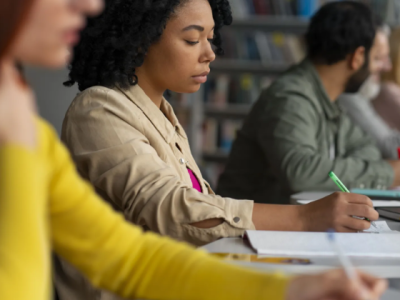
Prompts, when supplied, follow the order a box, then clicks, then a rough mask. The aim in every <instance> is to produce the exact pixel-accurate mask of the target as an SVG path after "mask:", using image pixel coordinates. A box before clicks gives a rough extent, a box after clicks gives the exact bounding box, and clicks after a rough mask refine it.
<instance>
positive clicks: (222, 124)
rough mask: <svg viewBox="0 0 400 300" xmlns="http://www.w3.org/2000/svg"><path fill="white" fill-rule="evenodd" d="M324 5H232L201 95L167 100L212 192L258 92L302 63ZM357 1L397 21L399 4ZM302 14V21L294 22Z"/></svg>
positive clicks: (275, 0) (285, 0)
mask: <svg viewBox="0 0 400 300" xmlns="http://www.w3.org/2000/svg"><path fill="white" fill-rule="evenodd" d="M307 1H308V2H310V3H311V2H312V3H314V4H315V5H316V6H315V7H308V8H307V9H309V11H304V10H302V11H301V12H300V10H301V9H300V8H299V6H300V3H302V2H307ZM328 1H336V0H231V1H230V2H231V6H232V11H233V14H234V22H233V24H232V25H231V26H229V27H226V28H224V29H223V30H222V31H221V35H222V39H223V48H224V50H225V55H224V56H222V57H218V58H217V59H216V60H215V61H214V62H213V63H212V64H211V65H210V67H211V73H210V76H209V80H208V82H207V83H206V84H204V85H203V86H202V88H201V89H200V91H198V92H197V93H195V94H192V95H179V96H177V97H176V95H175V96H173V97H172V100H171V103H172V105H173V107H174V109H175V111H176V113H177V115H178V119H179V120H180V122H181V123H182V125H183V126H184V128H185V130H186V132H187V135H188V138H189V143H190V144H191V149H192V153H193V156H194V158H195V160H196V161H197V162H198V163H199V166H200V168H201V170H202V173H203V175H204V177H205V179H206V180H208V181H209V182H210V183H211V186H212V187H213V188H216V183H217V180H218V177H219V175H220V173H221V172H222V171H223V169H224V165H225V163H226V161H227V159H228V156H229V152H230V147H231V144H232V142H233V140H234V138H235V131H236V129H238V128H240V127H241V124H242V122H243V120H244V119H245V117H246V116H247V115H248V113H249V112H250V110H251V107H252V104H253V103H254V102H255V101H256V99H257V97H258V95H259V93H260V92H261V90H262V89H263V88H266V87H267V86H268V85H269V84H270V83H271V82H272V81H273V80H274V79H275V78H276V77H277V76H279V74H281V73H282V72H284V71H285V70H287V69H288V68H289V67H290V66H291V65H293V64H295V63H297V62H298V61H300V60H301V59H302V58H303V57H304V55H305V49H304V44H303V43H302V37H303V35H304V33H305V32H306V31H307V28H308V26H309V17H310V15H312V14H313V12H314V11H315V10H316V9H317V8H318V7H319V6H320V5H322V4H324V3H326V2H328ZM358 1H361V2H364V3H367V4H370V5H371V7H372V9H373V10H374V11H375V12H378V13H379V14H380V15H381V16H385V15H387V14H388V13H389V15H390V13H391V15H392V16H391V17H390V16H389V17H388V18H385V19H386V20H388V21H389V22H390V23H393V22H394V20H395V21H396V20H397V19H395V17H398V16H397V15H395V14H394V13H393V11H390V10H391V8H393V7H395V6H399V9H398V10H397V11H398V12H400V1H398V2H399V3H397V2H396V1H397V0H396V1H394V2H391V1H392V0H358ZM260 3H263V5H264V4H265V5H266V6H265V7H267V6H268V7H267V8H268V9H267V10H268V13H267V14H265V11H264V13H262V14H260V13H258V12H257V9H260V6H259V5H260ZM257 5H258V6H257ZM265 7H264V8H265ZM304 8H305V7H302V9H304ZM392 10H393V9H392ZM300 13H302V14H303V15H304V16H298V15H299V14H300ZM399 15H400V14H399ZM399 18H400V17H398V19H399ZM397 21H399V20H397ZM397 24H398V22H397ZM213 141H214V142H213Z"/></svg>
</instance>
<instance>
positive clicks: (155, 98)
mask: <svg viewBox="0 0 400 300" xmlns="http://www.w3.org/2000/svg"><path fill="white" fill-rule="evenodd" d="M136 76H137V77H138V84H139V86H140V87H141V89H142V90H143V91H144V92H145V94H146V95H147V97H149V98H150V100H151V101H152V102H153V103H154V104H155V105H157V107H158V108H160V107H161V103H162V99H163V95H164V92H165V89H164V88H160V87H157V85H156V84H154V83H153V82H152V80H151V79H150V77H149V76H146V72H144V70H141V69H140V68H137V69H136Z"/></svg>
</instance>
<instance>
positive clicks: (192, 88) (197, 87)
mask: <svg viewBox="0 0 400 300" xmlns="http://www.w3.org/2000/svg"><path fill="white" fill-rule="evenodd" d="M200 87H201V84H200V83H198V84H192V85H190V86H187V87H185V88H184V89H182V91H181V92H179V93H182V94H192V93H196V92H198V91H199V90H200Z"/></svg>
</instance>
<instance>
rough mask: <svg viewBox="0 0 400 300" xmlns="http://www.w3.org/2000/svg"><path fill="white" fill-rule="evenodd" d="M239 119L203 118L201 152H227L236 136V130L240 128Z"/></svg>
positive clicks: (240, 122)
mask: <svg viewBox="0 0 400 300" xmlns="http://www.w3.org/2000/svg"><path fill="white" fill-rule="evenodd" d="M242 123H243V121H241V120H223V121H220V120H217V119H214V118H205V119H204V121H203V126H202V147H203V148H202V151H203V153H222V154H228V153H229V152H230V150H231V148H232V143H233V141H234V139H235V138H236V132H237V131H238V130H239V129H240V128H241V126H242Z"/></svg>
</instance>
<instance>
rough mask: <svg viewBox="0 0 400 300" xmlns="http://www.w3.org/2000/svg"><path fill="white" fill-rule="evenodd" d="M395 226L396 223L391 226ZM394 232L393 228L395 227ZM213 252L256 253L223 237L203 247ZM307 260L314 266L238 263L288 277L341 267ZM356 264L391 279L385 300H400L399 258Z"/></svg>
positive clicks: (331, 260)
mask: <svg viewBox="0 0 400 300" xmlns="http://www.w3.org/2000/svg"><path fill="white" fill-rule="evenodd" d="M391 225H392V226H393V224H391ZM392 229H394V228H392ZM203 249H206V250H207V251H208V252H210V253H238V254H256V252H255V251H254V250H253V249H252V248H251V247H250V246H249V245H248V244H247V243H246V242H244V241H243V239H241V238H223V239H220V240H218V241H215V242H213V243H210V244H208V245H206V246H204V247H203ZM296 258H308V259H310V260H311V262H312V264H311V265H274V264H265V263H254V262H237V263H238V264H240V265H244V266H248V267H252V268H257V269H260V270H264V271H267V272H268V271H269V272H271V271H275V270H277V269H279V270H280V271H283V272H285V273H287V274H291V275H296V274H306V273H318V272H323V271H326V270H329V269H334V268H337V267H338V266H339V262H338V260H337V258H336V257H305V256H297V257H296ZM352 262H353V264H354V265H355V266H356V267H357V268H359V269H361V270H363V271H365V272H368V273H370V274H374V275H376V276H379V277H384V278H387V279H389V285H390V289H391V290H390V291H388V293H387V294H386V295H385V297H384V298H382V300H399V299H400V259H399V258H367V257H364V258H363V257H357V258H352Z"/></svg>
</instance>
